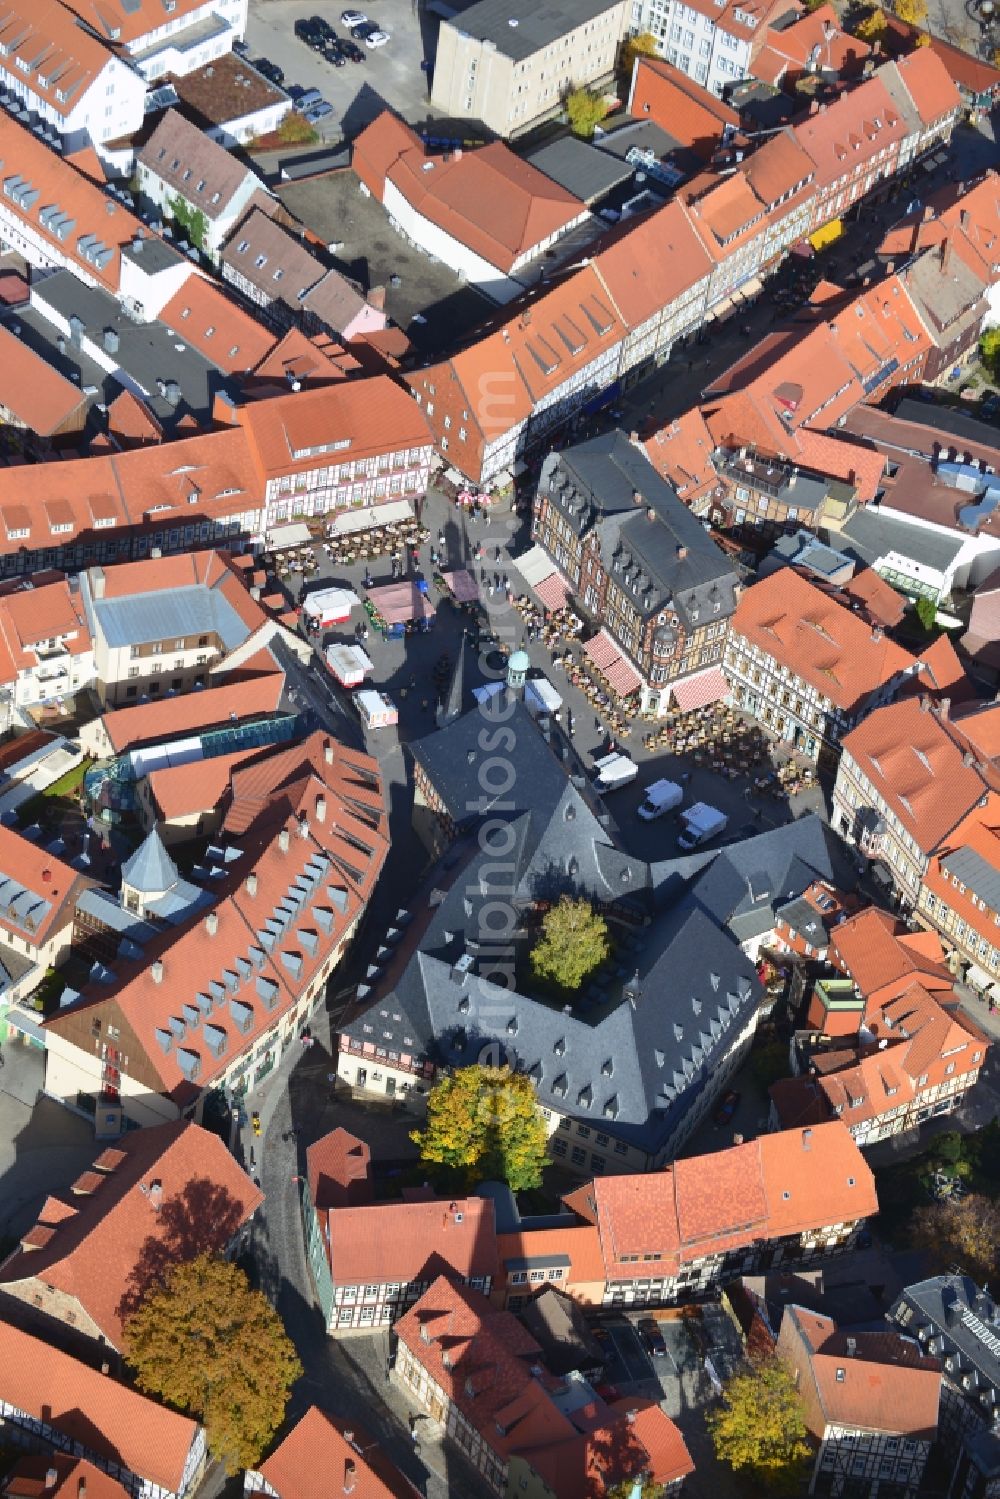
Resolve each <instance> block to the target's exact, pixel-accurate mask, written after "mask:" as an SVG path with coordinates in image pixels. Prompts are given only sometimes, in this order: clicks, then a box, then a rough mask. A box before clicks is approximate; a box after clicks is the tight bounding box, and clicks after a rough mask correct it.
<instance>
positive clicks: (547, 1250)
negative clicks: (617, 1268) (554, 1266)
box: [497, 1224, 604, 1286]
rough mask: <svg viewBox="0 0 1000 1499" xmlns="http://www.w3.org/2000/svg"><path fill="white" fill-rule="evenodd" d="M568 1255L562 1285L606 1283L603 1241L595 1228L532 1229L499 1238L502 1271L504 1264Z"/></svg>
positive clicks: (583, 1226)
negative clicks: (567, 1263) (602, 1251)
mask: <svg viewBox="0 0 1000 1499" xmlns="http://www.w3.org/2000/svg"><path fill="white" fill-rule="evenodd" d="M561 1255H565V1256H566V1257H567V1258H568V1259H569V1262H570V1268H569V1270H568V1271H567V1273H566V1274H565V1275H564V1276H563V1278H562V1282H561V1284H562V1285H577V1286H578V1285H584V1284H587V1283H590V1284H592V1285H593V1284H598V1283H603V1281H604V1257H603V1255H602V1254H601V1240H600V1236H599V1234H598V1232H597V1229H596V1228H594V1227H593V1226H592V1225H589V1224H587V1225H584V1224H578V1225H577V1226H576V1227H574V1228H533V1229H530V1230H519V1231H518V1232H516V1233H511V1234H498V1235H497V1258H498V1260H499V1262H500V1268H501V1271H502V1270H503V1266H504V1263H505V1261H507V1260H520V1259H537V1260H538V1261H539V1262H541V1261H544V1260H550V1259H553V1260H554V1259H555V1258H557V1257H559V1256H561Z"/></svg>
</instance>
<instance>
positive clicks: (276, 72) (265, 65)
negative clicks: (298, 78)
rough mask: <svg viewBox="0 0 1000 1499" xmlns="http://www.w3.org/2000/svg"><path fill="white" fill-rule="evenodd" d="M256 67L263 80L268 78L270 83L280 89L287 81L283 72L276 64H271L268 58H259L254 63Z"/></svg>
mask: <svg viewBox="0 0 1000 1499" xmlns="http://www.w3.org/2000/svg"><path fill="white" fill-rule="evenodd" d="M254 67H255V68H256V69H257V72H258V73H259V74H260V75H261V77H262V78H266V79H267V81H268V82H269V83H273V84H275V85H276V86H277V87H278V88H280V87H281V85H282V84H283V83H284V81H285V74H284V72H283V70H282V69H281V68H279V67H278V64H277V63H276V62H271V61H270V59H269V58H267V57H258V58H257V61H256V62H255V63H254Z"/></svg>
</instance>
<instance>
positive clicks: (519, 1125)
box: [411, 1066, 548, 1192]
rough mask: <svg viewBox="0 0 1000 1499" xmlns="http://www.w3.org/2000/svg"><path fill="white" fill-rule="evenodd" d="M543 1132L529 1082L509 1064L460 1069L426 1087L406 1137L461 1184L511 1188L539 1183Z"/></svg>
mask: <svg viewBox="0 0 1000 1499" xmlns="http://www.w3.org/2000/svg"><path fill="white" fill-rule="evenodd" d="M547 1138H548V1132H547V1130H546V1128H545V1120H544V1119H543V1118H542V1114H541V1110H540V1109H539V1107H538V1099H537V1097H536V1095H535V1088H534V1084H533V1083H532V1081H531V1079H530V1078H529V1077H526V1076H525V1075H524V1074H523V1073H517V1072H511V1070H510V1068H509V1067H481V1066H477V1067H462V1068H460V1069H459V1070H458V1072H455V1073H453V1074H452V1076H451V1077H444V1078H442V1079H441V1081H440V1082H439V1083H436V1084H435V1086H434V1087H433V1088H432V1089H431V1093H430V1097H429V1098H428V1100H427V1121H426V1123H425V1125H424V1127H423V1129H416V1130H414V1131H413V1133H412V1135H411V1139H413V1140H414V1141H415V1142H416V1143H417V1145H419V1147H420V1159H421V1160H422V1161H426V1162H427V1163H428V1164H429V1165H434V1166H443V1167H444V1168H445V1169H446V1170H447V1171H448V1172H449V1173H453V1174H454V1175H455V1176H456V1177H457V1179H458V1180H459V1181H460V1182H461V1183H462V1184H463V1185H465V1186H471V1185H473V1184H475V1183H477V1182H481V1181H492V1180H496V1179H499V1180H500V1181H505V1182H506V1183H507V1185H508V1186H509V1187H510V1188H511V1189H512V1190H513V1191H515V1192H523V1191H526V1190H528V1189H530V1188H532V1187H537V1186H539V1185H540V1184H541V1180H542V1170H543V1168H544V1166H545V1161H546V1153H545V1144H546V1140H547Z"/></svg>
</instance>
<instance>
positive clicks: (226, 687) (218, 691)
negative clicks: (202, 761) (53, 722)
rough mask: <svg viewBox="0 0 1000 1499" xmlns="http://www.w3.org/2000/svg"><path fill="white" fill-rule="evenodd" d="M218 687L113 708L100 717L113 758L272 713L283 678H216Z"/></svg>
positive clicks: (276, 675)
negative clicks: (230, 680)
mask: <svg viewBox="0 0 1000 1499" xmlns="http://www.w3.org/2000/svg"><path fill="white" fill-rule="evenodd" d="M218 680H219V685H218V686H217V687H206V688H204V689H203V690H202V691H201V692H188V693H184V694H182V695H181V696H180V697H164V698H161V699H160V700H159V701H158V702H151V703H139V704H137V706H136V707H134V708H114V709H112V711H111V712H110V713H106V714H105V715H104V728H105V730H106V732H107V734H108V737H109V739H110V740H111V746H112V748H113V749H114V751H115V753H116V754H119V755H120V754H124V753H125V751H126V750H129V749H134V748H136V747H137V746H138V745H141V744H148V743H151V742H152V741H153V740H154V739H161V740H163V739H176V738H179V737H181V736H182V735H184V734H185V733H188V734H190V733H199V732H205V731H207V730H208V729H211V728H217V727H219V726H221V725H226V724H230V723H232V722H233V721H234V720H245V719H249V718H255V717H260V716H263V715H264V714H267V713H275V712H277V710H278V706H279V704H280V702H281V694H282V692H283V691H284V686H285V674H284V672H282V671H274V672H272V673H271V674H270V675H268V676H260V677H254V678H252V679H250V680H245V681H239V682H233V683H231V684H230V683H229V682H227V681H226V680H225V678H220V679H218Z"/></svg>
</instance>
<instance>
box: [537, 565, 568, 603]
mask: <svg viewBox="0 0 1000 1499" xmlns="http://www.w3.org/2000/svg"><path fill="white" fill-rule="evenodd" d="M535 594H536V596H537V598H538V599H539V601H540V602H541V603H542V604H543V605H544V606H545V608H546V609H548V610H552V609H561V608H562V606H563V605H564V604H565V603H566V602H567V600H568V599H569V584H568V583H567V582H566V579H565V578H564V577H563V576H562V574H561V573H549V576H548V577H547V578H543V579H542V581H541V582H540V583H536V584H535Z"/></svg>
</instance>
